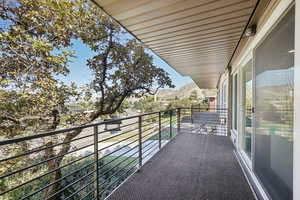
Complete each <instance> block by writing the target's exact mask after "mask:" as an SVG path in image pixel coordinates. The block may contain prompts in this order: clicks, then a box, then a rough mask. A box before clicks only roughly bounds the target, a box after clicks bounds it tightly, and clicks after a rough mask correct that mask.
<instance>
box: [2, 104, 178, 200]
mask: <svg viewBox="0 0 300 200" xmlns="http://www.w3.org/2000/svg"><path fill="white" fill-rule="evenodd" d="M180 112H181V108H177V109H171V110H165V111H160V112H153V113H148V114H143V115H137V116H131V117H125V118H121V119H112V120H109V121H103V122H99V123H94V124H88V125H84V126H79V127H73V128H68V129H63V130H56V131H51V132H47V133H42V134H35V135H30V136H25V137H20V138H13V139H8V140H3V141H0V153H1V154H0V166H1V167H0V199H18V200H19V199H22V200H25V199H27V200H30V199H45V200H53V199H72V200H73V199H74V200H75V199H76V200H77V199H78V200H79V199H85V200H92V199H98V200H99V199H104V198H105V197H107V196H108V195H109V194H110V193H111V192H112V191H113V190H114V189H115V188H116V187H117V186H118V185H120V184H121V183H122V182H123V181H124V180H125V179H126V178H127V177H128V176H130V175H131V174H133V173H134V172H135V171H137V170H138V169H140V168H141V167H142V165H144V164H145V162H146V161H147V160H148V159H149V158H150V157H152V156H153V155H154V154H155V153H157V152H158V151H159V150H160V149H161V148H162V146H163V145H165V144H166V143H168V142H169V141H170V140H171V139H173V138H174V136H175V135H176V134H177V133H178V129H179V128H180ZM116 121H118V122H121V123H120V124H121V125H120V126H119V127H118V128H117V129H116V128H109V125H111V124H113V123H114V122H116ZM74 132H80V134H78V136H77V137H75V138H73V139H72V140H70V141H68V140H64V139H65V138H66V137H67V136H68V134H74ZM25 147H26V148H25ZM66 149H67V150H66Z"/></svg>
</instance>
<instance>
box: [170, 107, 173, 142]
mask: <svg viewBox="0 0 300 200" xmlns="http://www.w3.org/2000/svg"><path fill="white" fill-rule="evenodd" d="M172 114H173V110H170V140H171V139H172Z"/></svg>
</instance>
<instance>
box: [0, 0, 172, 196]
mask: <svg viewBox="0 0 300 200" xmlns="http://www.w3.org/2000/svg"><path fill="white" fill-rule="evenodd" d="M0 17H1V19H0V20H2V21H4V22H5V25H3V26H2V27H0V42H1V46H0V65H1V69H0V93H1V97H0V108H1V110H0V123H1V126H0V128H1V139H4V138H13V137H16V136H21V135H30V134H35V133H36V132H44V131H50V130H56V129H58V128H62V127H66V126H74V125H84V124H87V123H91V122H92V121H94V120H95V119H97V118H99V117H101V116H103V115H110V114H113V113H115V112H116V111H118V109H119V108H120V106H121V105H122V103H123V102H124V100H125V99H126V98H127V97H129V96H133V95H136V96H142V95H144V94H153V93H154V92H155V91H157V89H158V88H162V87H165V86H169V87H173V85H172V83H171V79H170V78H169V76H168V74H167V73H166V72H165V71H164V70H163V69H161V68H158V67H156V66H154V65H153V59H152V57H151V56H150V55H149V54H148V53H147V50H146V49H145V48H144V47H143V45H142V44H140V43H139V42H137V41H136V40H134V39H128V40H124V39H123V40H122V39H121V36H122V35H123V38H124V34H125V33H124V30H123V29H122V28H121V27H120V26H119V25H118V24H117V23H116V22H114V21H113V20H112V19H110V18H109V17H108V16H106V15H105V14H103V12H102V11H101V10H100V9H99V8H98V7H96V6H95V5H94V4H92V3H90V2H86V1H85V0H60V1H57V0H15V1H3V2H2V3H1V5H0ZM74 40H81V41H82V42H83V43H84V44H85V45H87V46H88V47H89V48H90V49H91V50H92V51H94V53H95V54H94V55H93V56H92V57H91V58H89V59H88V60H87V66H88V67H89V68H90V70H91V71H92V72H93V76H94V78H93V80H92V82H91V83H90V84H88V85H87V86H86V87H85V88H78V87H77V86H76V85H75V84H71V85H66V84H64V83H63V82H61V81H60V79H59V78H58V77H59V76H66V75H67V74H68V73H69V63H70V60H71V58H72V57H73V52H72V51H70V50H69V47H70V46H72V42H73V41H74ZM153 91H154V92H153ZM74 99H76V100H77V101H79V102H87V101H91V100H92V99H96V100H95V105H94V106H95V111H94V112H92V113H75V114H69V112H68V105H69V103H70V102H71V101H72V100H74ZM80 133H81V130H76V131H73V132H70V133H69V134H66V135H65V136H61V137H60V138H58V137H51V138H47V139H43V142H42V146H44V147H48V149H47V150H45V152H44V159H48V158H53V157H58V158H57V159H54V160H51V161H49V162H48V163H47V168H48V171H50V170H54V169H56V168H58V167H59V166H61V163H62V161H63V158H64V155H65V154H66V153H67V152H69V150H70V148H71V145H70V141H71V140H72V139H74V138H75V137H76V136H78V135H79V134H80ZM61 140H62V141H63V143H64V145H62V146H61V148H60V149H58V150H57V149H55V150H54V148H53V147H52V146H53V145H54V144H56V143H58V141H61ZM28 148H30V147H29V144H26V143H23V144H21V145H20V146H18V148H16V147H15V146H14V147H13V151H12V148H9V147H8V148H7V149H5V152H6V153H7V154H12V153H13V154H18V151H20V152H23V151H26V150H28ZM27 159H29V157H27ZM24 164H26V163H25V162H24V160H17V161H15V163H13V162H10V163H5V166H4V165H3V166H4V167H3V169H2V167H1V170H4V171H5V170H6V169H8V168H10V167H12V168H10V170H12V169H13V168H14V167H18V166H20V165H24ZM61 176H62V175H61V170H60V169H59V170H56V171H55V172H54V173H52V175H51V177H50V180H49V182H50V183H53V182H56V181H57V180H58V179H60V178H61ZM61 188H62V185H61V183H60V182H57V183H55V184H53V185H51V186H50V187H48V188H47V190H46V192H45V198H46V197H50V196H53V194H55V193H56V192H57V191H58V190H60V189H61ZM59 198H60V196H59V195H55V196H53V197H52V198H50V199H59Z"/></svg>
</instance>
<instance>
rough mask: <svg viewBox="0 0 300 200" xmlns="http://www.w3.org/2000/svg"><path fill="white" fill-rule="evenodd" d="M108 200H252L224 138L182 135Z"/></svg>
mask: <svg viewBox="0 0 300 200" xmlns="http://www.w3.org/2000/svg"><path fill="white" fill-rule="evenodd" d="M108 199H109V200H254V199H255V197H254V195H253V192H252V190H251V188H250V186H249V184H248V182H247V180H246V179H245V177H244V174H243V172H242V169H241V168H240V166H239V164H238V162H237V160H236V158H235V156H234V153H233V146H232V144H231V141H230V139H229V138H228V137H224V136H215V135H203V134H191V133H189V132H185V131H184V132H183V133H181V134H179V135H178V136H176V137H175V139H174V140H173V141H171V142H170V143H169V144H167V145H166V146H165V148H163V149H162V150H161V151H160V152H159V153H158V154H157V155H155V156H154V157H153V158H151V159H150V160H149V161H148V162H147V163H146V164H145V165H144V166H143V167H142V169H141V171H140V172H138V173H136V174H134V175H133V176H131V177H130V178H129V179H128V180H127V181H126V182H125V183H124V184H123V185H121V186H120V187H119V188H118V189H117V190H116V191H115V192H114V193H113V194H112V195H111V196H110V197H109V198H108Z"/></svg>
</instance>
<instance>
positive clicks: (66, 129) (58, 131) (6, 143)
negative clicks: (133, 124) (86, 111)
mask: <svg viewBox="0 0 300 200" xmlns="http://www.w3.org/2000/svg"><path fill="white" fill-rule="evenodd" d="M176 109H177V108H174V109H168V110H161V111H156V112H150V113H144V114H140V115H133V116H129V117H123V118H116V119H110V120H107V121H102V122H97V123H90V124H86V125H81V126H75V127H71V128H63V129H59V130H54V131H49V132H46V133H38V134H34V135H29V136H22V137H16V138H11V139H6V140H2V141H0V146H1V145H8V144H13V143H17V142H23V141H26V140H32V139H37V138H43V137H49V136H54V135H57V134H60V133H66V132H71V131H75V130H80V129H84V128H89V127H94V126H100V125H105V124H107V123H111V122H116V121H120V120H121V121H122V120H128V119H133V118H138V117H143V116H147V115H153V114H158V113H160V112H168V111H173V110H176Z"/></svg>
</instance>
